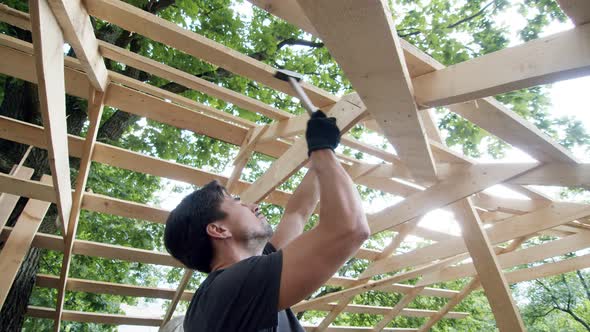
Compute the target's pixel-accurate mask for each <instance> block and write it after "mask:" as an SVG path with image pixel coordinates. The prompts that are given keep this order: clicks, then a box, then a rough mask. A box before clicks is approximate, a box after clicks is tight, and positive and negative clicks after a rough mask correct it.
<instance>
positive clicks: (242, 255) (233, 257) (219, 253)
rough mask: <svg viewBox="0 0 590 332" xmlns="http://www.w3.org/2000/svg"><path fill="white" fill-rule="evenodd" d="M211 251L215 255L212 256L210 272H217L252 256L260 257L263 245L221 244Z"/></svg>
mask: <svg viewBox="0 0 590 332" xmlns="http://www.w3.org/2000/svg"><path fill="white" fill-rule="evenodd" d="M213 250H214V252H215V255H214V256H213V261H212V264H211V265H212V269H211V271H217V270H223V269H226V268H228V267H230V266H232V265H233V264H235V263H238V262H240V261H243V260H244V259H247V258H250V257H252V256H259V255H261V254H262V251H263V250H264V245H262V246H260V245H257V246H252V244H250V245H248V246H240V245H237V244H235V243H232V244H230V243H221V244H220V245H218V246H216V247H215V246H214V249H213Z"/></svg>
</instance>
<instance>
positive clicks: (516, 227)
mask: <svg viewBox="0 0 590 332" xmlns="http://www.w3.org/2000/svg"><path fill="white" fill-rule="evenodd" d="M587 215H590V206H589V205H583V204H575V203H561V202H560V203H552V204H550V205H549V206H547V207H544V208H542V209H539V210H537V211H534V212H531V213H527V214H524V215H520V216H514V217H512V218H509V219H506V220H503V221H500V222H497V223H496V224H494V226H493V227H491V228H489V229H487V230H486V232H487V233H488V237H489V239H490V243H491V244H499V243H503V242H506V241H509V240H511V239H514V238H518V237H521V236H526V235H529V234H533V233H537V232H539V231H542V230H545V229H550V228H553V227H555V226H559V225H562V224H565V223H567V222H569V221H572V220H575V219H578V218H582V217H585V216H587ZM466 251H467V248H466V247H465V244H464V243H463V240H462V239H453V240H449V241H446V242H439V243H436V244H433V245H430V246H427V247H423V248H418V249H416V250H413V251H410V252H407V253H404V254H401V255H395V256H392V257H389V258H388V259H385V260H383V261H380V262H379V263H376V264H375V268H374V269H373V270H372V271H371V273H370V274H371V275H377V274H382V273H385V272H389V271H396V270H399V269H403V268H405V267H410V266H419V265H421V264H425V263H429V262H432V261H434V260H437V259H443V258H445V257H450V256H453V255H458V254H461V253H465V252H466ZM367 273H368V272H367Z"/></svg>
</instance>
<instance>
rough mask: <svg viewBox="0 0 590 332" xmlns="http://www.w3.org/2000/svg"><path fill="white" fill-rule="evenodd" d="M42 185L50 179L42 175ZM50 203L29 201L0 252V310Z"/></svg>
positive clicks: (49, 181)
mask: <svg viewBox="0 0 590 332" xmlns="http://www.w3.org/2000/svg"><path fill="white" fill-rule="evenodd" d="M41 181H42V182H43V183H51V177H50V176H47V175H44V176H43V177H42V178H41ZM49 205H50V203H48V202H44V201H39V200H35V199H31V200H29V201H28V202H27V204H26V205H25V208H24V209H23V211H22V213H21V215H20V216H19V218H18V220H17V221H16V224H15V226H14V228H12V232H11V234H10V236H9V237H8V240H6V243H4V246H3V248H2V251H0V280H1V282H0V308H2V306H3V305H4V301H6V298H7V296H8V292H9V291H10V288H11V287H12V283H13V282H14V278H15V277H16V274H17V273H18V270H19V269H20V266H21V264H22V262H23V260H24V258H25V255H26V254H27V252H29V248H30V247H31V243H32V241H33V238H34V237H35V233H37V230H38V229H39V226H40V225H41V222H42V221H43V218H44V217H45V214H46V213H47V210H48V209H49Z"/></svg>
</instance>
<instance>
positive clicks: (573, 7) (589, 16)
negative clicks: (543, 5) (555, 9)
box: [557, 0, 590, 25]
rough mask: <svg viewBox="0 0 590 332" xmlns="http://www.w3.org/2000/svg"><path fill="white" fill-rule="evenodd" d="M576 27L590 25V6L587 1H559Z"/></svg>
mask: <svg viewBox="0 0 590 332" xmlns="http://www.w3.org/2000/svg"><path fill="white" fill-rule="evenodd" d="M557 3H558V4H559V6H560V7H561V9H562V10H563V11H564V12H565V14H566V15H567V16H569V17H570V18H571V20H572V22H574V24H575V25H582V24H587V23H590V4H589V3H588V1H586V0H557Z"/></svg>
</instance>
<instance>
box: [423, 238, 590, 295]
mask: <svg viewBox="0 0 590 332" xmlns="http://www.w3.org/2000/svg"><path fill="white" fill-rule="evenodd" d="M589 244H590V233H588V232H581V233H578V234H574V235H570V236H566V237H564V238H561V239H559V240H554V241H551V242H548V243H543V244H539V245H536V246H533V247H528V248H526V249H521V250H518V251H513V252H509V253H505V254H501V255H499V256H498V263H499V264H500V266H501V268H502V269H507V268H511V267H515V266H517V265H522V264H530V263H534V262H536V261H540V260H544V259H548V258H552V257H556V256H560V255H565V254H568V253H570V252H576V251H578V250H582V249H585V248H587V247H588V246H589ZM476 273H477V272H476V270H475V268H474V266H473V264H472V263H467V264H462V265H458V266H452V267H446V268H443V269H441V270H439V271H435V272H433V273H431V274H429V275H427V276H425V277H424V278H422V279H421V280H420V281H419V282H418V285H421V286H428V285H431V284H435V283H439V282H445V281H450V280H455V279H460V278H465V277H470V276H474V275H476Z"/></svg>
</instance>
